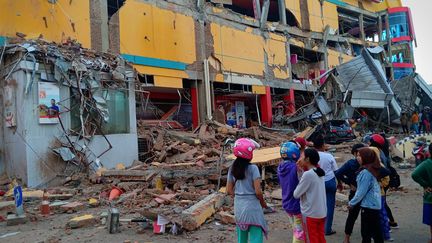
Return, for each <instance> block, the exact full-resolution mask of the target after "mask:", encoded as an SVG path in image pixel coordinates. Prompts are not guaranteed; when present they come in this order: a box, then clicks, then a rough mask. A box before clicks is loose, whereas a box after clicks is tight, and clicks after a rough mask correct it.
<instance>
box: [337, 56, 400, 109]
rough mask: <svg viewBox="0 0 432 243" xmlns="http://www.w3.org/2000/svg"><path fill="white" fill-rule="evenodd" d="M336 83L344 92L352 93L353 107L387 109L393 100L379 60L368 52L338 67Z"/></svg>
mask: <svg viewBox="0 0 432 243" xmlns="http://www.w3.org/2000/svg"><path fill="white" fill-rule="evenodd" d="M336 71H337V74H336V76H337V78H336V81H337V83H338V84H339V87H340V89H341V91H342V92H346V91H347V90H348V91H349V92H351V93H352V96H351V105H352V106H353V107H356V108H359V107H363V108H385V107H386V106H388V104H389V103H390V102H391V100H392V99H393V96H394V94H393V91H392V90H391V88H390V86H389V84H388V83H387V80H386V78H385V74H384V70H383V68H382V67H381V64H380V62H379V61H378V60H375V59H373V58H372V56H371V55H370V54H369V52H368V51H366V50H363V51H362V53H361V55H360V56H358V57H356V58H354V59H353V60H351V61H349V62H346V63H344V64H341V65H339V66H338V67H336Z"/></svg>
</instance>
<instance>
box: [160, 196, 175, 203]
mask: <svg viewBox="0 0 432 243" xmlns="http://www.w3.org/2000/svg"><path fill="white" fill-rule="evenodd" d="M155 197H156V198H155V200H156V202H158V203H161V204H162V203H170V202H171V201H172V199H173V198H175V197H176V194H161V195H155Z"/></svg>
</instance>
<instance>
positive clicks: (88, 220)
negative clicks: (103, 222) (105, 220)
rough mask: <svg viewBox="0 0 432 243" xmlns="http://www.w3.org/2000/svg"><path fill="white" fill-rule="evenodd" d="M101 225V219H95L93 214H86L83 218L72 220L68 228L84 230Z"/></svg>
mask: <svg viewBox="0 0 432 243" xmlns="http://www.w3.org/2000/svg"><path fill="white" fill-rule="evenodd" d="M98 223H99V219H98V218H96V217H94V216H93V215H91V214H86V215H82V216H78V217H75V218H72V219H71V220H69V222H68V223H67V226H68V227H70V228H72V229H77V228H83V227H88V226H91V225H96V224H98Z"/></svg>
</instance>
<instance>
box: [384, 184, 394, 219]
mask: <svg viewBox="0 0 432 243" xmlns="http://www.w3.org/2000/svg"><path fill="white" fill-rule="evenodd" d="M388 189H389V188H388V187H386V188H384V192H385V194H386V195H387V191H388ZM385 210H386V211H387V216H388V218H389V220H390V222H392V223H394V222H396V221H395V219H394V217H393V213H392V211H391V209H390V207H389V206H388V204H387V203H386V204H385Z"/></svg>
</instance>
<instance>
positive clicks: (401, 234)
mask: <svg viewBox="0 0 432 243" xmlns="http://www.w3.org/2000/svg"><path fill="white" fill-rule="evenodd" d="M399 172H400V174H401V177H402V185H403V186H404V188H405V190H404V191H397V192H391V193H390V196H389V197H388V201H389V205H390V207H391V208H392V210H393V213H394V215H395V217H396V219H397V221H398V222H399V224H400V229H397V230H393V233H392V236H393V238H395V242H416V243H422V242H427V240H428V234H429V233H428V228H427V227H425V226H424V225H423V224H421V217H422V199H421V194H422V192H421V189H420V188H419V187H418V186H417V185H416V184H415V183H414V182H413V181H412V180H411V179H410V174H411V170H399ZM105 210H106V208H105V207H99V208H93V209H87V211H89V212H93V213H95V214H97V213H100V212H103V211H105ZM335 214H336V215H335V222H334V227H333V228H334V230H336V231H337V234H336V235H333V236H330V237H327V241H328V242H342V240H343V235H344V234H343V229H344V224H345V219H346V216H347V212H346V211H345V209H344V208H342V207H337V209H336V212H335ZM73 216H75V215H70V214H57V215H53V216H49V217H47V218H43V219H39V220H38V221H37V222H29V223H27V224H25V225H21V226H6V223H4V222H3V223H0V242H48V241H49V240H51V242H58V241H60V242H93V243H96V242H124V241H126V240H129V241H131V242H132V243H133V242H135V241H137V242H178V243H180V242H235V231H234V226H227V225H218V224H217V223H216V222H215V221H212V222H209V223H207V224H205V225H204V226H203V227H201V229H200V230H199V231H196V232H193V233H184V234H183V235H180V236H173V235H168V234H167V235H154V234H153V233H152V232H151V230H144V231H143V232H141V233H137V227H136V225H135V224H132V225H127V224H124V225H122V227H121V228H122V232H121V233H119V234H111V235H110V234H108V233H107V231H106V229H105V228H104V227H103V226H97V225H96V226H91V227H87V228H82V229H74V230H66V229H65V225H66V222H67V220H68V219H70V218H71V217H73ZM266 217H267V219H268V222H269V224H270V229H271V232H270V235H269V239H268V241H267V242H275V243H276V242H278V243H279V242H290V239H291V232H290V229H289V228H288V219H287V217H286V216H285V213H284V212H283V211H282V210H281V208H277V212H276V213H275V214H271V215H267V216H266ZM359 225H360V221H359V220H358V222H357V224H356V228H355V230H354V234H353V238H352V239H353V240H352V242H361V238H360V228H359ZM11 232H19V233H18V234H17V235H14V236H8V237H5V238H2V236H3V235H4V234H6V233H11Z"/></svg>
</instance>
